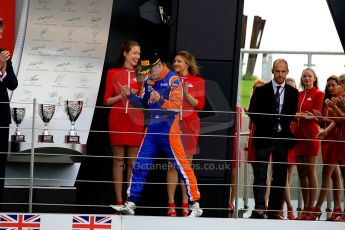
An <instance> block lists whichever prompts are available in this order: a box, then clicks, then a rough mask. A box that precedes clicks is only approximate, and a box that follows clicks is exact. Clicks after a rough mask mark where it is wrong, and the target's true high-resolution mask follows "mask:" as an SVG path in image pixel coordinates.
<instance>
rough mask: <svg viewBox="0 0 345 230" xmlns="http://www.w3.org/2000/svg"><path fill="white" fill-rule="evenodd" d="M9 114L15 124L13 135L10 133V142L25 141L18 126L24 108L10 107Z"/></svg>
mask: <svg viewBox="0 0 345 230" xmlns="http://www.w3.org/2000/svg"><path fill="white" fill-rule="evenodd" d="M11 116H12V119H13V121H14V123H16V125H17V128H16V131H15V133H14V135H11V142H25V136H24V135H22V134H21V133H20V128H19V125H20V123H22V121H23V119H24V116H25V108H11Z"/></svg>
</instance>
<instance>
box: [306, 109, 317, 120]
mask: <svg viewBox="0 0 345 230" xmlns="http://www.w3.org/2000/svg"><path fill="white" fill-rule="evenodd" d="M304 118H305V119H306V120H317V118H316V117H315V116H314V114H313V113H311V112H309V111H305V114H304Z"/></svg>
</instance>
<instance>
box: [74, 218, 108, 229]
mask: <svg viewBox="0 0 345 230" xmlns="http://www.w3.org/2000/svg"><path fill="white" fill-rule="evenodd" d="M72 229H73V230H79V229H89V230H95V229H111V216H73V225H72Z"/></svg>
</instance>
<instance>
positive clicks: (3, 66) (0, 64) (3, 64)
mask: <svg viewBox="0 0 345 230" xmlns="http://www.w3.org/2000/svg"><path fill="white" fill-rule="evenodd" d="M6 67H7V63H6V62H0V72H1V73H2V74H4V73H5V71H6Z"/></svg>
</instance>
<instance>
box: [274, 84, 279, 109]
mask: <svg viewBox="0 0 345 230" xmlns="http://www.w3.org/2000/svg"><path fill="white" fill-rule="evenodd" d="M280 88H281V86H280V85H278V86H277V91H276V93H275V94H274V100H275V102H276V110H277V113H279V106H280V92H279V90H280Z"/></svg>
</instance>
